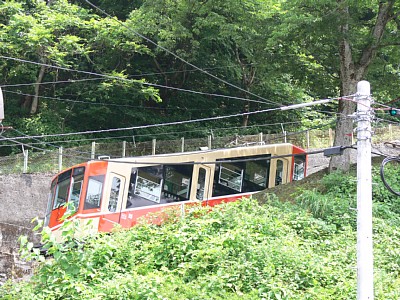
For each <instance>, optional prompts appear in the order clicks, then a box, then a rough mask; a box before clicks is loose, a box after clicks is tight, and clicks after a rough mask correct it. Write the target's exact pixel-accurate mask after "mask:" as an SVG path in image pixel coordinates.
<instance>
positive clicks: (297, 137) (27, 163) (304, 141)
mask: <svg viewBox="0 0 400 300" xmlns="http://www.w3.org/2000/svg"><path fill="white" fill-rule="evenodd" d="M396 137H400V125H389V126H385V127H378V128H375V134H374V137H373V143H380V142H382V141H388V140H394V139H396ZM354 139H355V138H354ZM333 140H334V130H332V129H328V130H305V131H303V132H283V133H279V134H264V133H259V134H254V135H236V134H235V135H227V136H213V135H208V136H205V137H204V138H196V139H185V138H183V137H182V138H181V139H176V140H156V139H153V140H152V141H147V142H134V141H132V142H127V141H120V142H113V143H98V142H92V143H91V144H87V145H82V146H79V147H74V148H62V147H61V148H59V149H58V150H53V151H50V150H48V151H34V150H24V152H23V153H22V154H17V155H12V156H5V157H0V174H15V173H16V174H18V173H55V172H59V171H61V170H63V169H65V168H68V167H71V166H73V165H76V164H79V163H82V162H86V161H88V160H91V159H98V158H102V157H110V158H118V157H130V156H143V155H154V154H165V153H178V152H189V151H196V150H200V149H218V148H231V147H238V146H251V145H256V144H276V143H286V142H287V143H292V144H294V145H297V146H299V147H302V148H304V149H319V148H326V147H330V146H332V145H333Z"/></svg>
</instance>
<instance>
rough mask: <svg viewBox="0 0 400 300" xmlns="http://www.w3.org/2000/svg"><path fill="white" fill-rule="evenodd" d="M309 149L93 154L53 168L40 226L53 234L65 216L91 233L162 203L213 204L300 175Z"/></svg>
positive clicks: (129, 221)
mask: <svg viewBox="0 0 400 300" xmlns="http://www.w3.org/2000/svg"><path fill="white" fill-rule="evenodd" d="M306 167H307V153H306V152H305V151H304V150H303V149H301V148H299V147H297V146H294V145H292V144H289V143H284V144H270V145H257V146H247V147H237V148H226V149H215V150H203V151H193V152H184V153H173V154H160V155H151V156H140V157H127V158H118V159H106V160H92V161H88V162H85V163H82V164H78V165H75V166H73V167H71V168H69V169H67V170H64V171H63V172H61V173H59V174H57V175H56V176H55V177H54V178H53V180H52V183H51V186H50V194H49V199H48V205H47V210H46V216H45V226H48V227H50V229H51V230H52V231H53V232H54V233H55V234H56V236H57V235H59V234H60V233H59V232H58V231H59V229H60V227H61V225H62V223H63V220H64V218H63V216H64V214H65V213H66V211H67V210H69V212H68V216H69V218H74V219H79V220H80V221H81V222H82V223H86V224H88V222H87V221H88V220H92V221H91V222H90V225H88V227H89V228H88V231H90V232H110V231H111V230H112V229H113V228H114V227H115V226H120V227H123V228H129V227H132V226H134V225H135V224H137V223H138V222H139V219H140V218H143V217H144V218H146V217H147V216H149V214H151V213H156V212H159V211H162V210H165V209H166V208H176V209H177V210H181V211H184V209H185V207H190V205H193V204H196V203H198V204H199V203H200V204H201V205H204V206H214V205H217V204H220V203H222V202H230V201H236V200H237V199H240V198H242V197H249V196H250V195H251V194H253V193H256V192H258V191H261V190H264V189H268V188H271V187H274V186H277V185H281V184H285V183H288V182H291V181H293V180H300V179H302V178H304V177H305V176H306V169H307V168H306Z"/></svg>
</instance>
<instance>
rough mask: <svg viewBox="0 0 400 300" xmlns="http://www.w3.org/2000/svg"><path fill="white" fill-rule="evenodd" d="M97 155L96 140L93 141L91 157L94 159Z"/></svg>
mask: <svg viewBox="0 0 400 300" xmlns="http://www.w3.org/2000/svg"><path fill="white" fill-rule="evenodd" d="M95 156H96V142H92V152H91V154H90V158H91V159H94V158H95Z"/></svg>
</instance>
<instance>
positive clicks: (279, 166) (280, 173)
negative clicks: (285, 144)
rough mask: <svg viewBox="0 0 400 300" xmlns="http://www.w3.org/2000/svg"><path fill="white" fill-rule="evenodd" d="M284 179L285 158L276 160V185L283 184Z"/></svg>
mask: <svg viewBox="0 0 400 300" xmlns="http://www.w3.org/2000/svg"><path fill="white" fill-rule="evenodd" d="M282 180H283V160H281V159H278V160H277V161H276V172H275V186H277V185H280V184H282Z"/></svg>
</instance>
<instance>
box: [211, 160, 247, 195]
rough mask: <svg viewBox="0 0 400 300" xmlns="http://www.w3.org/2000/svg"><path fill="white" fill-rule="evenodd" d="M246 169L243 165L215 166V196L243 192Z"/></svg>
mask: <svg viewBox="0 0 400 300" xmlns="http://www.w3.org/2000/svg"><path fill="white" fill-rule="evenodd" d="M243 174H244V168H243V164H242V163H220V164H217V165H216V166H215V173H214V186H213V196H224V195H230V194H237V193H241V192H242V184H243Z"/></svg>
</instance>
